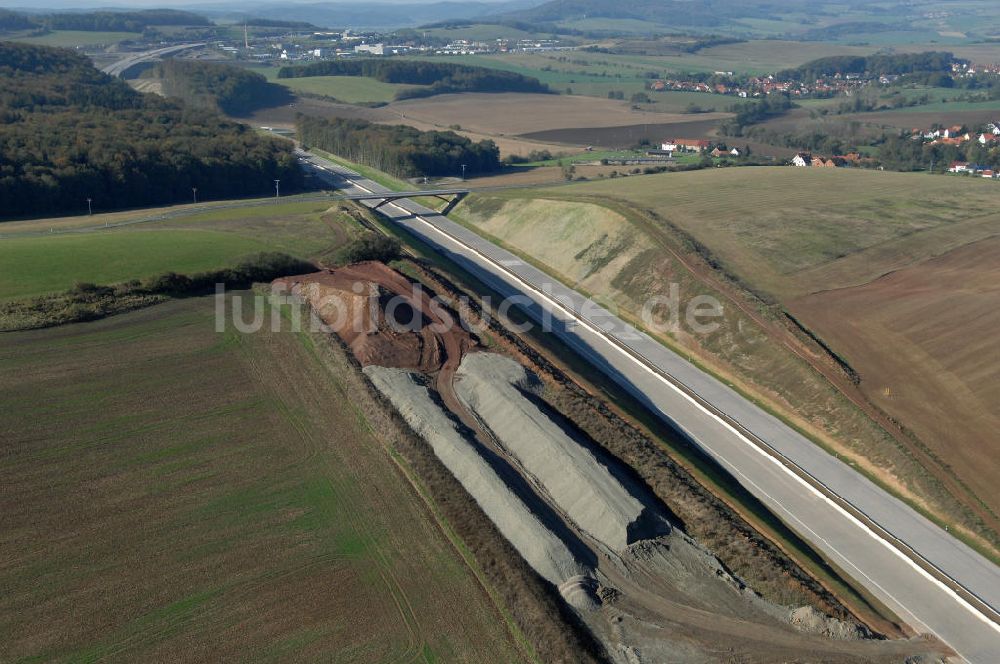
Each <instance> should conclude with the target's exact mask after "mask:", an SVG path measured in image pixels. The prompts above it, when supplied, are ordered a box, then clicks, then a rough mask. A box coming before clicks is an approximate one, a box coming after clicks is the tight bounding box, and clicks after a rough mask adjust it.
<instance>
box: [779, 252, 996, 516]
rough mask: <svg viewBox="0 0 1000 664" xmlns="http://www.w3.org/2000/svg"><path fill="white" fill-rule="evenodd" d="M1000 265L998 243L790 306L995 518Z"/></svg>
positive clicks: (867, 392)
mask: <svg viewBox="0 0 1000 664" xmlns="http://www.w3.org/2000/svg"><path fill="white" fill-rule="evenodd" d="M998 255H1000V238H996V237H994V238H990V239H986V240H981V241H979V242H975V243H972V244H969V245H966V246H964V247H961V248H959V249H955V250H952V251H950V252H948V253H946V254H944V255H942V256H939V257H937V258H933V259H931V260H926V261H923V262H920V263H916V264H914V265H911V266H909V267H906V268H903V269H901V270H897V271H894V272H891V273H890V274H887V275H886V276H884V277H882V278H879V279H876V280H874V281H872V282H870V283H868V284H864V285H861V286H856V287H852V288H842V289H837V290H830V291H824V292H819V293H815V294H812V295H808V296H806V297H803V298H799V299H796V300H793V301H791V302H789V308H790V309H791V310H792V311H793V312H794V313H795V315H796V316H797V317H799V318H800V319H801V320H803V321H805V322H806V324H807V325H809V327H810V328H811V329H813V330H815V331H816V332H817V333H818V334H820V335H821V336H822V337H823V339H825V340H826V341H827V342H828V343H829V344H830V345H831V346H832V347H833V348H834V349H835V350H837V351H838V352H840V353H842V354H843V355H844V356H845V357H846V358H847V359H848V361H849V362H850V363H851V366H852V367H854V368H855V369H856V370H857V372H858V373H859V375H860V384H859V387H860V389H861V391H862V392H863V393H864V395H865V397H866V398H868V399H869V400H871V402H872V403H874V404H875V405H876V406H877V407H879V408H880V409H882V410H884V411H885V412H886V413H888V414H889V415H891V416H892V417H893V418H895V419H896V420H897V421H899V422H904V423H905V424H906V425H907V427H909V428H910V429H911V430H912V431H913V432H914V433H915V434H916V435H917V436H918V438H919V439H920V440H922V441H925V442H926V444H927V446H928V447H929V448H930V449H931V450H932V451H933V453H934V454H935V455H937V457H938V458H939V459H942V460H944V461H945V463H947V465H948V466H950V468H951V469H952V470H953V471H954V472H955V474H956V475H958V477H960V478H962V480H963V481H964V482H965V483H967V484H968V485H969V486H970V487H971V488H972V490H973V492H974V493H975V494H976V495H978V496H980V497H981V499H982V500H983V501H985V502H986V504H987V505H986V507H987V508H988V509H989V510H990V511H991V512H992V514H993V515H994V518H996V515H997V514H1000V494H998V492H997V491H996V486H997V483H998V482H1000V442H998V440H997V431H1000V416H998V414H997V412H996V404H997V403H1000V387H998V383H997V381H996V379H995V377H996V375H997V371H998V370H1000V351H998V349H997V345H996V330H997V328H998V326H1000V309H998V308H997V306H996V303H997V302H1000V261H998V260H997V256H998ZM887 347H891V348H892V352H887V350H886V349H887Z"/></svg>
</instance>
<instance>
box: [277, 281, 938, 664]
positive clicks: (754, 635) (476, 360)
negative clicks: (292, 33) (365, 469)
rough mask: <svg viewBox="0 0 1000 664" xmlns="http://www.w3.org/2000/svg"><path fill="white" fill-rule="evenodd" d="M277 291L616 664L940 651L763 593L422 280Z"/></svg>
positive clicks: (871, 657)
mask: <svg viewBox="0 0 1000 664" xmlns="http://www.w3.org/2000/svg"><path fill="white" fill-rule="evenodd" d="M272 289H273V291H274V292H276V293H282V294H291V295H292V296H294V297H296V298H298V299H300V300H301V301H304V302H305V303H307V304H308V306H309V308H310V310H311V311H312V312H313V315H315V316H317V317H318V318H319V319H320V320H321V321H322V323H323V325H325V326H326V329H327V330H328V331H330V332H331V336H332V337H333V339H332V340H335V341H336V342H339V343H340V344H342V345H343V346H344V347H345V348H346V349H348V350H349V351H350V353H351V354H352V355H353V357H354V359H355V360H356V362H357V363H358V365H360V367H361V369H362V371H363V372H364V374H365V376H366V377H367V379H368V380H369V381H370V383H371V384H372V385H373V386H374V388H375V389H376V390H377V391H378V392H379V393H381V395H382V396H383V397H384V398H385V399H386V400H387V401H388V402H390V403H391V404H392V406H393V407H394V408H395V409H396V411H398V413H399V414H400V415H401V417H402V418H403V420H404V421H405V422H406V424H407V425H408V426H409V427H410V428H411V429H412V431H413V432H414V433H416V434H417V435H418V436H419V437H420V438H422V439H423V441H425V442H426V444H427V445H428V446H429V447H430V448H431V449H432V450H433V453H434V455H435V456H436V457H437V458H438V460H440V462H441V463H442V464H443V465H444V466H445V467H446V468H447V470H448V471H449V472H450V473H451V474H452V475H453V476H454V478H455V479H456V480H457V481H458V482H459V483H460V484H461V486H462V487H463V488H464V490H465V491H466V492H467V493H468V494H469V496H470V497H471V498H472V499H473V500H474V501H475V503H476V504H477V505H478V507H479V508H480V509H481V510H482V512H483V513H484V514H485V515H486V516H487V517H488V518H489V519H490V521H492V522H493V524H494V525H495V526H496V528H497V529H498V530H499V532H500V533H501V534H502V536H503V537H504V538H505V539H506V540H507V541H508V542H509V543H510V544H511V545H512V546H513V547H514V549H516V551H517V552H518V553H519V554H520V556H521V557H522V558H523V559H524V560H525V561H526V562H527V563H528V564H529V565H530V567H531V568H532V569H533V570H534V571H535V572H536V573H537V574H538V575H539V576H540V577H541V578H542V579H544V580H545V581H547V582H548V583H549V584H551V586H552V588H553V589H554V590H555V591H556V592H558V594H559V595H560V596H561V597H562V599H563V600H564V601H565V602H566V604H567V605H568V606H569V607H572V610H573V612H574V613H575V614H576V615H577V616H578V617H579V619H580V621H581V622H582V624H584V625H586V628H587V629H588V630H589V631H590V632H591V634H592V635H593V636H594V637H595V638H596V640H597V641H598V642H599V643H600V644H601V645H602V646H603V648H604V650H605V654H606V656H607V657H608V658H609V659H611V660H612V661H617V662H629V663H634V662H643V661H648V662H661V661H685V662H708V661H719V660H718V657H719V656H720V654H724V653H726V652H730V653H740V656H744V654H745V655H746V656H748V657H749V659H747V660H733V661H771V658H773V657H774V656H776V655H780V656H781V657H782V658H784V657H798V656H801V655H802V654H803V653H807V654H809V655H810V656H811V657H813V658H815V659H814V660H813V661H854V660H857V661H900V660H901V659H905V658H906V657H907V656H908V655H912V654H913V653H914V652H919V651H921V650H922V649H925V648H927V647H928V646H929V645H930V644H928V643H926V642H922V641H916V642H915V641H910V640H906V639H903V640H885V639H883V638H882V637H881V635H879V634H875V633H873V631H872V630H871V629H870V628H869V627H868V626H867V625H865V624H864V623H862V622H861V621H860V620H857V619H856V618H855V617H854V616H853V615H851V614H850V613H849V612H847V611H846V610H844V609H843V607H842V606H839V605H838V604H837V603H836V601H835V600H831V599H830V598H829V597H827V598H825V599H824V600H820V601H814V602H809V603H806V604H803V605H800V606H787V605H784V604H781V603H777V602H775V601H773V600H772V599H767V598H765V597H764V596H762V595H761V594H760V593H758V592H757V591H755V590H754V589H753V588H752V587H750V586H749V585H748V584H747V583H746V582H745V581H744V580H743V579H742V578H740V577H739V576H738V575H736V574H735V573H733V572H732V571H730V569H729V568H727V566H726V565H725V564H723V563H722V562H721V561H720V560H719V559H718V558H716V556H715V555H713V554H712V553H711V552H710V551H708V550H707V549H706V548H705V547H704V546H702V545H701V544H700V543H699V542H697V541H695V540H694V539H693V538H692V537H690V536H688V535H687V534H686V533H685V532H684V531H683V529H682V528H681V527H679V524H678V523H676V521H677V520H678V519H677V517H675V515H674V513H673V512H672V510H671V508H670V507H669V506H667V505H666V504H664V502H662V500H661V499H660V498H659V497H658V496H657V495H656V494H655V493H654V492H653V491H652V490H650V488H649V486H648V485H647V484H646V483H645V482H644V481H643V479H642V478H641V477H640V476H639V475H638V474H637V473H636V472H635V470H634V469H632V468H631V467H629V466H628V465H627V464H625V463H623V462H622V461H620V460H619V459H616V458H614V457H613V456H612V455H611V454H609V453H608V452H607V451H606V450H605V449H603V448H602V447H601V446H600V445H599V444H597V443H596V442H595V441H594V440H591V439H590V438H589V437H588V436H587V435H586V434H584V433H583V432H582V431H581V430H580V429H579V428H577V427H576V426H574V425H573V424H571V423H570V422H569V421H568V420H567V419H566V418H565V417H564V416H563V415H562V414H561V413H559V412H557V411H556V409H554V408H553V407H552V406H551V405H550V403H549V402H548V401H547V400H546V399H545V398H543V396H544V395H545V391H546V386H545V383H544V382H543V381H542V380H541V379H540V378H539V376H538V374H537V373H536V372H537V367H532V366H531V363H530V362H529V361H526V358H525V357H524V356H520V357H519V356H518V354H517V353H516V352H508V351H509V349H507V348H504V347H503V346H502V345H498V344H497V343H495V342H491V343H490V344H489V346H487V344H486V343H484V340H483V339H482V338H481V337H480V336H478V335H477V334H476V333H475V332H474V331H473V329H474V327H473V326H471V325H470V324H469V322H468V321H467V320H466V318H465V317H464V316H460V315H459V314H457V313H456V312H455V310H453V309H451V308H450V307H449V306H447V304H446V303H445V301H444V300H443V299H442V298H440V297H438V296H436V295H435V293H434V292H433V291H432V290H430V289H429V288H428V287H426V286H424V285H423V284H421V283H419V282H415V281H411V280H410V279H409V278H407V277H406V276H404V275H403V274H401V273H399V272H397V271H396V270H393V269H392V268H390V267H388V266H386V265H384V264H382V263H378V262H364V263H359V264H354V265H349V266H346V267H342V268H337V269H333V270H324V271H321V272H317V273H313V274H307V275H301V276H297V277H289V278H285V279H281V280H278V281H276V282H275V283H274V284H272ZM831 609H832V610H831ZM894 636H898V635H894ZM734 643H738V644H739V646H738V647H735V648H734V647H733V644H734Z"/></svg>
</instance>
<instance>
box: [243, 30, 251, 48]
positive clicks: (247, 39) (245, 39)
mask: <svg viewBox="0 0 1000 664" xmlns="http://www.w3.org/2000/svg"><path fill="white" fill-rule="evenodd" d="M243 48H245V49H246V50H248V51H249V50H250V35H249V33H248V32H247V24H246V23H243Z"/></svg>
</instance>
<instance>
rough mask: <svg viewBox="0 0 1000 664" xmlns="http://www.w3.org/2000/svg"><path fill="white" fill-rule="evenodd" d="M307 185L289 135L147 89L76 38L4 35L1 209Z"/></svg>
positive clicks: (63, 209)
mask: <svg viewBox="0 0 1000 664" xmlns="http://www.w3.org/2000/svg"><path fill="white" fill-rule="evenodd" d="M274 179H280V180H281V181H282V189H283V190H295V189H296V188H299V187H301V185H302V174H301V170H300V168H299V166H298V163H297V161H296V159H295V157H294V154H293V152H292V146H291V144H290V143H288V142H286V141H282V140H279V139H275V138H271V137H267V136H260V135H258V134H256V133H255V132H253V131H252V130H250V129H249V128H248V127H246V126H244V125H241V124H238V123H235V122H231V121H228V120H225V119H224V118H222V117H220V116H219V115H218V114H216V113H212V112H209V111H205V110H202V109H196V108H192V107H189V106H186V105H184V104H182V103H179V102H175V101H170V100H166V99H162V98H159V97H156V96H154V95H141V94H139V93H137V92H135V91H134V90H132V89H131V88H130V87H128V85H127V84H125V83H124V82H123V81H121V80H119V79H115V78H112V77H110V76H107V75H106V74H103V73H101V72H100V71H98V70H97V69H95V68H94V67H93V65H91V63H90V61H89V60H87V59H86V58H85V57H83V56H81V55H78V54H76V53H74V52H73V51H70V50H67V49H59V48H51V47H43V46H34V45H29V44H16V43H12V42H0V217H8V218H9V217H18V216H29V215H30V216H37V215H45V214H59V213H67V212H81V211H85V210H87V199H91V204H92V206H93V208H94V209H95V210H112V209H121V208H128V207H141V206H149V205H162V204H168V203H176V202H181V201H189V200H191V199H192V191H191V190H192V188H193V187H197V188H198V192H199V193H198V196H199V198H200V199H206V198H216V199H219V198H234V197H240V196H252V195H266V194H267V193H268V192H270V191H273V180H274Z"/></svg>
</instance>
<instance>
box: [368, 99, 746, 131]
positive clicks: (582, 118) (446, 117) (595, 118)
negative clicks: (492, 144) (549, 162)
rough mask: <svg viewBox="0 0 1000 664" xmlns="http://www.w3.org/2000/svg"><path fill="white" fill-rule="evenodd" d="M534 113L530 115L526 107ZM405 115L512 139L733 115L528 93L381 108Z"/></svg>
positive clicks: (412, 102)
mask: <svg viewBox="0 0 1000 664" xmlns="http://www.w3.org/2000/svg"><path fill="white" fill-rule="evenodd" d="M528 108H530V109H531V111H530V112H527V111H526V109H528ZM379 110H384V111H387V112H394V113H396V114H397V117H398V114H402V115H404V116H405V117H406V120H407V121H420V122H424V123H428V124H430V123H435V124H437V125H439V126H443V127H448V126H451V125H458V126H460V127H461V128H462V129H464V130H469V131H473V132H476V133H480V134H484V135H498V136H511V135H520V134H531V133H537V132H542V131H547V130H555V129H561V128H565V127H624V126H630V125H641V124H651V125H652V124H661V125H667V124H673V123H686V122H691V121H693V120H697V121H698V122H714V121H716V120H718V119H720V118H723V117H728V115H729V114H727V113H703V114H698V115H686V114H682V113H675V114H669V113H652V112H649V111H647V110H645V108H643V109H640V110H636V109H633V108H631V106H630V105H629V104H628V103H627V102H621V101H613V100H610V99H586V98H580V97H570V96H565V95H526V94H519V93H504V94H486V93H465V94H461V95H439V96H437V97H429V98H426V99H409V100H406V101H402V102H397V103H395V104H393V105H392V106H391V107H390V108H389V109H379Z"/></svg>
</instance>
